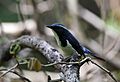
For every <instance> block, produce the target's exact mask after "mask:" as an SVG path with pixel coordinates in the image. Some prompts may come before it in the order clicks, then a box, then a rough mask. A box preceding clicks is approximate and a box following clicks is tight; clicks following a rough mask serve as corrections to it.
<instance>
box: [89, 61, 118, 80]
mask: <svg viewBox="0 0 120 82" xmlns="http://www.w3.org/2000/svg"><path fill="white" fill-rule="evenodd" d="M89 61H90V62H91V63H93V64H94V65H96V66H98V67H99V68H100V69H102V70H103V71H105V72H106V73H107V74H109V75H110V76H111V78H112V79H113V80H114V81H115V82H117V80H116V79H115V77H114V76H113V75H112V73H111V72H110V71H109V70H107V69H105V68H104V67H102V66H100V65H98V64H97V63H95V62H93V61H92V60H89Z"/></svg>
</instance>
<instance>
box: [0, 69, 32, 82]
mask: <svg viewBox="0 0 120 82" xmlns="http://www.w3.org/2000/svg"><path fill="white" fill-rule="evenodd" d="M6 70H7V69H0V71H6ZM9 72H11V73H13V74H15V75H17V76H19V77H20V78H21V79H23V80H25V81H28V82H31V81H30V80H29V79H27V78H26V77H24V76H22V75H20V74H18V73H17V72H15V71H12V70H10V71H9Z"/></svg>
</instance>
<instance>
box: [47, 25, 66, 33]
mask: <svg viewBox="0 0 120 82" xmlns="http://www.w3.org/2000/svg"><path fill="white" fill-rule="evenodd" d="M46 27H48V28H50V29H52V30H54V31H55V32H64V31H65V30H66V27H65V26H64V25H63V24H51V25H47V26H46Z"/></svg>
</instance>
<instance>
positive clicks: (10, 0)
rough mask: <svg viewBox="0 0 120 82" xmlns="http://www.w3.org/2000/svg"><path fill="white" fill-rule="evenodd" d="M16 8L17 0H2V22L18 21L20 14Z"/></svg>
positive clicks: (0, 12) (0, 3) (0, 10)
mask: <svg viewBox="0 0 120 82" xmlns="http://www.w3.org/2000/svg"><path fill="white" fill-rule="evenodd" d="M15 10H16V0H2V1H0V20H1V21H2V22H16V21H18V14H17V13H16V12H17V11H16V12H15Z"/></svg>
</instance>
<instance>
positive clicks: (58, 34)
mask: <svg viewBox="0 0 120 82" xmlns="http://www.w3.org/2000/svg"><path fill="white" fill-rule="evenodd" d="M46 27H48V28H50V29H52V30H53V32H54V35H55V38H56V40H57V43H58V45H59V46H60V47H61V48H62V50H63V51H64V52H65V53H67V54H73V53H74V52H75V51H76V52H77V53H78V54H79V55H80V56H81V57H82V56H83V57H84V58H85V57H86V55H88V54H90V55H91V56H94V57H95V58H97V59H100V60H104V59H102V58H100V57H98V56H96V54H94V53H92V52H91V51H90V50H89V49H87V48H85V47H84V46H82V45H81V44H80V43H79V41H78V40H77V39H76V38H75V37H74V36H73V35H72V34H71V33H70V32H69V30H68V29H67V28H66V27H65V26H64V25H63V24H52V25H47V26H46Z"/></svg>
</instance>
